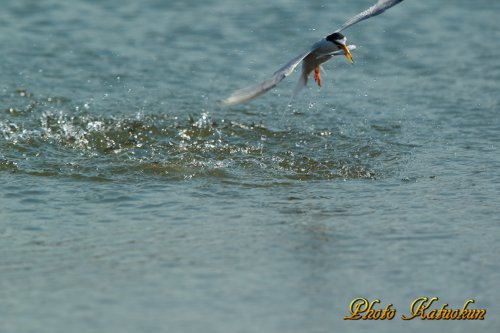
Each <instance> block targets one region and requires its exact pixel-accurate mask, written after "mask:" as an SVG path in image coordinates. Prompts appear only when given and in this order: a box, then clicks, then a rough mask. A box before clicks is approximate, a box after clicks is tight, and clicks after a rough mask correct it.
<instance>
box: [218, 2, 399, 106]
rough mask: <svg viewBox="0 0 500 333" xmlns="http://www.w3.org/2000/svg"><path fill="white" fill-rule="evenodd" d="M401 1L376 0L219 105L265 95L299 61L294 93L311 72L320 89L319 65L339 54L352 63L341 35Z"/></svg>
mask: <svg viewBox="0 0 500 333" xmlns="http://www.w3.org/2000/svg"><path fill="white" fill-rule="evenodd" d="M402 1H403V0H379V1H378V2H377V3H376V4H375V5H373V6H371V7H370V8H368V9H366V10H364V11H362V12H361V13H359V14H358V15H356V16H354V17H352V18H350V19H349V20H347V21H346V22H345V23H344V24H343V25H342V26H341V27H340V28H338V29H337V30H335V31H334V32H333V33H332V34H330V35H328V36H326V37H324V38H323V39H321V40H319V41H318V42H316V43H314V44H313V46H312V47H311V48H310V49H309V50H308V51H307V52H304V53H301V54H299V55H298V56H296V57H295V58H293V59H292V60H290V61H289V62H288V63H287V64H285V65H284V66H283V67H281V68H280V69H278V70H277V71H276V72H275V73H274V74H273V76H271V77H270V78H269V79H267V80H265V81H263V82H261V83H259V84H257V85H254V86H250V87H247V88H243V89H240V90H237V91H235V92H234V93H232V94H231V95H230V96H229V97H228V98H226V99H224V100H223V101H222V105H225V106H230V105H236V104H241V103H244V102H248V101H250V100H252V99H254V98H256V97H258V96H260V95H262V94H264V93H265V92H267V91H269V90H271V89H273V88H274V87H276V85H278V83H280V82H281V81H282V80H283V79H284V78H286V77H287V76H289V75H290V74H292V73H293V71H294V70H295V68H296V67H297V66H298V65H299V64H300V63H301V62H302V73H301V75H300V78H299V82H298V83H297V88H296V89H295V92H298V91H299V90H300V89H301V88H303V87H305V86H306V85H307V81H308V77H309V75H310V74H311V73H312V72H314V80H315V81H316V83H317V84H318V86H320V87H321V78H320V70H321V67H320V66H321V64H322V63H324V62H326V61H328V60H330V59H331V58H332V57H334V56H338V55H344V56H345V57H346V58H347V60H348V61H349V62H350V63H353V60H352V54H351V52H350V51H351V50H354V49H355V48H356V46H355V45H347V38H346V37H345V36H344V35H343V34H342V33H341V32H342V31H344V30H345V29H347V28H349V27H350V26H353V25H354V24H356V23H359V22H361V21H363V20H366V19H368V18H370V17H373V16H377V15H380V14H382V13H383V12H385V11H386V10H387V9H389V8H391V7H393V6H395V5H397V4H398V3H400V2H402Z"/></svg>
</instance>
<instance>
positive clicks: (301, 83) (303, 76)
mask: <svg viewBox="0 0 500 333" xmlns="http://www.w3.org/2000/svg"><path fill="white" fill-rule="evenodd" d="M309 74H311V72H307V71H306V70H305V68H302V73H300V77H299V80H298V81H297V84H296V85H295V89H294V90H293V97H295V96H297V95H298V94H299V93H300V92H301V91H302V89H304V88H305V87H306V86H307V81H308V80H309Z"/></svg>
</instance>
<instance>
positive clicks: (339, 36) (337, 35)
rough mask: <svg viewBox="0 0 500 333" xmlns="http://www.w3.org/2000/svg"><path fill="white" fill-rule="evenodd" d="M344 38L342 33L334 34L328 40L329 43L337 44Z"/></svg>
mask: <svg viewBox="0 0 500 333" xmlns="http://www.w3.org/2000/svg"><path fill="white" fill-rule="evenodd" d="M344 38H345V36H344V35H342V34H341V33H340V32H334V33H333V34H331V35H329V36H327V37H326V40H327V41H329V42H335V41H336V40H342V39H344Z"/></svg>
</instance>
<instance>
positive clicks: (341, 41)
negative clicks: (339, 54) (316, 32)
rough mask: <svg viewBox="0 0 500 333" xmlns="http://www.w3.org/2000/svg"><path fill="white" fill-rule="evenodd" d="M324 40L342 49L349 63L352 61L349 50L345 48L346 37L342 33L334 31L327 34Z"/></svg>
mask: <svg viewBox="0 0 500 333" xmlns="http://www.w3.org/2000/svg"><path fill="white" fill-rule="evenodd" d="M326 40H327V41H329V42H332V43H333V44H335V45H336V46H337V47H338V48H339V49H341V50H343V51H344V55H345V57H346V58H347V60H349V62H350V63H351V64H352V63H353V61H352V55H351V52H349V49H348V48H347V38H346V37H345V36H344V35H342V34H341V33H340V32H335V33H333V34H331V35H329V36H327V37H326Z"/></svg>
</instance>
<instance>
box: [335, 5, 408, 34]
mask: <svg viewBox="0 0 500 333" xmlns="http://www.w3.org/2000/svg"><path fill="white" fill-rule="evenodd" d="M402 1H403V0H379V1H378V2H377V3H376V4H375V5H373V6H371V7H370V8H368V9H367V10H365V11H363V12H361V13H359V14H358V15H356V16H354V17H352V18H351V19H349V20H347V22H345V23H344V24H343V25H342V26H341V27H340V28H339V29H337V30H336V31H335V32H341V31H342V30H345V29H347V28H349V27H350V26H352V25H354V24H356V23H359V22H361V21H363V20H366V19H369V18H370V17H373V16H377V15H380V14H382V13H383V12H385V11H386V10H387V9H389V8H391V7H393V6H395V5H397V4H398V3H400V2H402Z"/></svg>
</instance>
